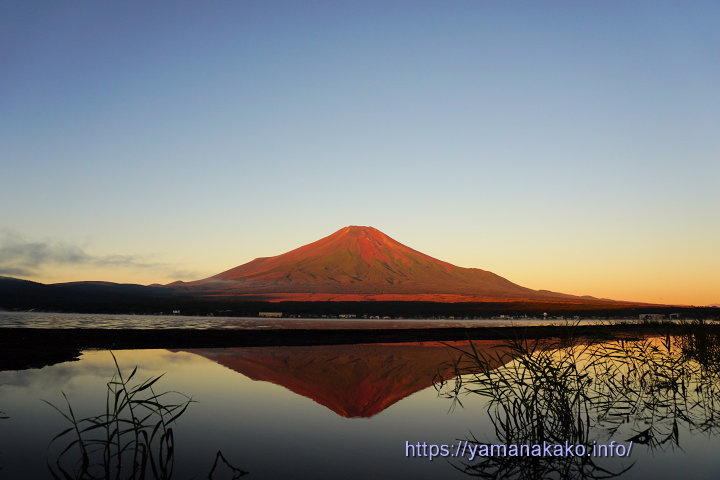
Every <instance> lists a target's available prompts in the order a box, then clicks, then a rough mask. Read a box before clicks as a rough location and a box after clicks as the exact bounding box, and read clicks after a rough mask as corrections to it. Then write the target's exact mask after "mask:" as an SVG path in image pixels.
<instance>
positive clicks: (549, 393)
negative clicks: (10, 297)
mask: <svg viewBox="0 0 720 480" xmlns="http://www.w3.org/2000/svg"><path fill="white" fill-rule="evenodd" d="M692 338H696V337H692ZM698 338H699V337H698ZM703 338H704V337H703ZM705 340H707V338H705ZM683 342H685V343H683ZM569 345H570V346H571V347H572V348H573V349H575V350H572V349H569V348H570V347H569V346H568V343H567V341H566V342H565V344H563V345H560V344H557V343H552V342H550V341H538V342H535V343H533V344H532V345H530V344H527V343H525V344H523V343H518V342H515V343H512V342H498V341H477V342H473V346H474V350H473V348H472V347H471V346H470V345H469V344H468V343H467V342H453V343H451V344H450V345H443V344H441V343H438V342H426V343H412V344H373V345H342V346H340V345H339V346H332V345H330V346H328V345H325V346H318V347H312V346H303V347H249V348H229V349H196V350H192V351H168V350H121V351H115V352H113V353H114V355H115V356H116V358H117V361H118V366H117V367H116V365H115V363H114V360H113V356H112V355H111V353H110V352H109V351H106V350H99V351H84V352H83V353H82V355H81V357H80V360H79V361H76V362H64V363H58V364H56V365H52V366H47V367H44V368H41V369H28V370H20V371H5V372H0V411H2V412H5V415H6V416H7V417H8V418H6V419H0V468H2V470H0V476H2V478H31V479H33V478H37V479H43V478H52V477H51V473H50V468H55V466H56V465H57V464H58V459H59V458H60V456H61V454H62V453H61V452H62V450H63V449H65V447H67V446H70V448H69V449H68V451H67V452H65V453H64V454H62V455H63V457H62V459H61V461H62V463H61V465H63V466H64V467H65V470H66V471H67V472H69V473H70V477H69V478H92V477H89V476H87V475H86V476H83V474H84V473H83V468H82V464H83V462H82V456H83V454H82V452H81V450H80V448H79V446H78V445H77V444H76V445H70V444H71V441H72V438H74V437H73V432H69V433H67V434H66V435H64V436H62V437H61V438H60V439H58V440H55V441H54V442H52V443H51V440H52V439H53V437H55V436H56V435H57V434H59V433H61V432H63V431H64V430H66V429H68V428H69V427H71V425H72V424H71V423H70V422H68V420H66V419H65V418H63V416H62V415H60V414H59V413H58V412H57V411H55V410H54V409H53V408H52V407H51V406H50V405H48V404H46V403H44V402H43V401H42V400H47V401H49V402H51V403H53V404H54V405H56V406H58V407H59V408H61V410H62V409H63V408H65V409H66V408H67V407H66V405H65V403H64V402H65V400H64V399H63V396H62V392H64V393H65V395H66V396H67V398H68V400H69V404H70V405H71V407H72V412H73V415H74V416H75V418H76V419H88V418H92V417H95V418H97V416H98V415H104V412H106V410H107V404H108V397H107V396H106V394H107V392H108V382H109V381H110V380H111V379H113V377H114V376H115V378H116V379H117V375H118V369H119V372H120V374H122V375H124V378H125V379H126V378H127V377H128V376H129V374H130V373H131V372H132V371H133V368H134V367H135V366H136V365H137V366H138V370H137V372H136V373H135V374H134V377H133V379H132V381H131V382H130V383H134V382H135V383H134V384H135V385H136V386H137V385H142V382H143V381H145V380H147V379H154V378H156V377H158V376H160V375H162V374H164V375H163V376H162V377H161V378H159V379H158V380H157V381H156V382H155V383H153V385H152V392H154V393H153V395H158V394H162V393H164V392H176V393H168V396H167V397H162V398H163V399H165V400H166V401H167V404H169V405H175V404H179V403H181V402H182V401H183V399H184V398H191V399H192V402H191V403H189V404H188V405H187V410H186V411H184V413H183V414H182V415H181V416H179V417H178V418H177V419H175V420H173V419H171V418H169V417H166V420H168V423H167V424H164V425H163V426H162V428H164V429H165V430H164V431H167V429H171V430H172V435H171V436H172V445H171V446H172V459H171V465H170V467H171V470H170V471H171V472H172V477H171V478H177V479H185V478H208V474H209V473H210V472H211V471H212V477H211V478H239V476H241V475H242V474H243V472H249V473H248V475H247V476H243V478H267V479H275V478H301V479H302V478H308V479H310V478H338V477H340V476H341V477H343V478H348V479H355V478H357V479H364V478H428V479H430V478H432V479H437V478H467V476H469V475H470V476H479V477H481V478H603V477H608V476H613V475H614V474H617V473H621V472H622V473H621V474H620V475H619V478H674V477H679V476H681V475H683V474H685V473H686V472H687V471H689V470H690V469H692V471H693V478H717V477H718V475H720V459H718V458H717V455H716V454H715V452H717V450H718V447H720V437H719V436H718V433H719V432H720V415H719V414H718V409H720V398H719V396H718V391H720V382H718V381H717V379H718V377H717V375H718V368H716V367H717V358H718V357H717V343H712V341H711V342H710V343H707V342H706V344H703V345H699V343H698V342H695V344H693V345H694V347H693V345H691V347H693V348H689V349H688V348H685V349H684V347H683V345H687V338H682V337H653V338H649V339H630V340H624V341H622V342H619V341H618V342H607V341H605V342H603V343H602V344H597V343H594V344H591V343H590V342H589V341H585V340H577V341H574V342H571V343H570V344H569ZM621 347H622V348H624V349H625V350H619V348H621ZM599 349H605V350H604V351H606V352H611V351H614V352H616V353H620V352H625V355H626V357H627V353H628V352H632V355H634V356H635V357H636V358H634V359H633V361H638V362H642V361H643V358H642V356H643V355H645V359H646V360H648V359H649V361H652V362H655V363H653V364H652V365H653V368H652V369H647V368H645V369H644V370H643V368H641V367H640V364H639V363H636V364H632V362H630V363H628V362H627V361H626V359H622V361H621V360H620V358H619V357H618V359H613V358H612V357H608V356H605V355H604V354H603V357H602V358H603V359H604V361H606V362H607V363H605V364H603V365H600V364H599V362H595V363H593V353H592V352H597V351H600V350H599ZM463 352H465V353H463ZM568 352H572V355H573V356H569V354H568ZM570 360H572V361H570ZM573 365H574V366H573ZM633 365H634V366H633ZM591 366H592V368H591ZM613 366H617V369H613ZM600 367H603V368H605V369H604V370H603V369H601V368H600ZM628 368H630V369H628ZM611 371H612V372H615V373H618V376H617V377H613V378H612V379H610V372H611ZM457 374H460V375H461V376H460V377H456V375H457ZM150 391H151V389H150V388H147V389H146V390H144V391H143V392H140V393H139V394H138V395H142V394H144V393H148V394H149V392H150ZM185 395H186V396H187V397H185ZM137 398H141V397H140V396H139V397H137ZM165 400H163V401H165ZM458 401H459V402H460V403H461V404H459V403H458ZM110 403H112V402H110ZM64 411H66V412H67V410H64ZM153 418H155V417H153ZM153 418H149V419H148V420H147V423H148V425H150V426H152V425H154V424H153V422H155V421H156V420H153ZM171 420H172V421H171ZM151 431H152V429H149V430H148V432H149V433H151ZM93 432H95V433H97V432H96V431H93ZM93 432H89V433H88V435H89V434H90V433H93ZM149 433H148V434H149ZM86 438H89V437H86ZM127 438H129V439H131V440H132V438H134V437H133V436H132V435H130V436H129V437H127ZM156 438H159V436H158V437H156ZM630 439H634V441H635V445H634V447H633V451H632V455H631V457H630V458H622V459H619V458H595V459H593V461H592V462H591V463H588V462H587V461H581V460H578V459H560V460H558V459H538V458H535V459H532V458H505V459H498V458H489V459H488V458H476V459H474V460H473V461H472V462H470V461H468V460H467V459H462V460H461V459H457V458H447V459H444V458H435V459H433V460H432V461H429V459H428V458H427V457H416V458H407V457H406V456H405V453H406V442H411V443H413V444H415V443H417V442H421V443H422V442H427V443H436V444H457V442H458V441H461V440H462V441H464V440H469V441H471V442H476V443H477V444H484V443H498V442H502V443H522V442H539V441H543V440H548V441H551V440H552V441H563V440H569V441H574V442H589V443H591V442H607V441H610V440H615V441H617V442H626V441H628V440H630ZM130 443H133V442H132V441H131V442H130ZM140 443H142V442H140ZM135 445H137V442H135ZM148 445H150V443H148ZM152 445H155V444H152ZM152 445H150V447H149V448H151V449H157V451H155V450H153V452H154V453H155V454H158V455H159V454H162V453H163V452H167V451H168V450H167V446H166V447H157V446H152ZM143 448H144V447H143ZM162 448H165V450H162ZM219 451H221V452H222V460H221V461H220V462H217V463H216V460H217V459H218V452H219ZM164 458H166V459H167V457H164ZM93 461H94V462H96V463H98V464H102V463H103V461H104V460H103V458H102V456H99V457H97V458H95V459H94V460H93ZM226 462H227V463H226ZM131 463H132V462H130V465H129V464H128V463H126V464H124V465H123V469H124V470H123V475H124V476H121V477H120V478H132V476H131V474H132V468H131V467H132V465H131ZM213 466H215V469H214V470H213ZM231 466H232V467H234V468H235V469H236V470H232V468H231ZM55 471H56V472H57V468H55ZM166 471H167V470H166ZM85 473H87V472H85ZM73 475H74V476H73ZM96 475H97V473H96ZM99 475H100V477H97V476H96V477H95V478H103V475H104V474H99ZM153 475H156V476H153ZM136 478H139V477H136ZM146 478H163V477H162V472H161V473H155V474H154V473H153V472H152V471H151V470H150V469H149V467H148V475H147V477H146Z"/></svg>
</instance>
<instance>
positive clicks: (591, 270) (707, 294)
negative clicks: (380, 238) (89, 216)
mask: <svg viewBox="0 0 720 480" xmlns="http://www.w3.org/2000/svg"><path fill="white" fill-rule="evenodd" d="M386 233H387V232H386ZM390 236H391V238H394V239H395V240H397V241H399V242H401V243H403V244H404V245H407V246H409V247H411V248H414V249H416V250H419V251H421V252H423V253H427V254H430V255H431V256H433V257H435V258H438V259H440V260H443V261H449V262H450V263H452V264H455V265H458V266H462V267H466V268H468V267H469V268H481V269H483V270H489V271H491V272H493V273H496V274H497V275H500V276H501V277H504V278H506V279H508V280H510V281H511V282H514V283H516V284H519V285H522V286H524V287H528V288H531V289H535V290H540V289H543V290H551V291H554V292H561V293H567V294H571V295H578V296H582V295H590V296H593V297H597V298H606V299H613V300H619V301H629V302H645V303H657V304H668V305H696V306H704V305H709V304H717V303H720V291H719V290H718V285H720V278H718V273H717V272H718V270H716V268H715V266H714V265H713V264H712V263H711V262H708V263H701V264H699V265H698V262H695V263H694V264H693V263H691V262H689V261H688V260H691V258H688V256H689V255H688V254H687V253H686V254H685V255H683V258H675V259H673V258H671V257H669V256H667V255H666V256H663V255H662V251H661V250H660V249H658V248H656V249H655V250H656V251H655V252H652V249H650V248H648V249H646V251H645V252H644V254H643V255H641V256H640V255H639V256H637V257H633V256H632V253H633V252H632V251H630V252H628V253H626V254H625V256H624V257H623V256H620V255H617V258H615V260H616V261H614V262H611V261H609V260H608V259H607V258H600V257H599V255H596V256H589V257H583V255H582V254H583V253H584V252H583V250H588V248H587V247H585V248H583V249H575V250H574V251H573V250H570V251H567V252H565V254H564V255H563V254H562V253H563V252H559V251H557V250H555V251H550V252H545V255H542V254H541V252H539V251H537V250H539V249H536V251H528V249H527V248H521V247H522V246H521V245H517V247H518V251H520V252H523V255H522V256H520V255H508V254H507V253H505V252H506V251H509V250H511V248H507V249H505V250H497V251H498V253H497V255H494V257H495V258H493V259H492V260H493V261H492V262H488V258H487V257H486V256H485V255H483V256H480V255H479V254H478V252H477V251H472V250H471V251H468V250H467V247H466V250H464V251H463V250H462V249H460V248H457V247H456V246H457V245H459V243H460V240H454V242H453V243H454V244H451V245H445V246H443V245H442V244H440V243H434V242H433V243H432V244H430V243H429V242H426V243H427V245H423V241H422V239H421V240H420V242H419V243H420V245H418V244H414V243H413V242H411V241H407V240H406V239H405V238H403V237H404V235H403V236H400V235H397V236H395V235H390ZM246 240H247V239H246ZM252 240H255V242H260V235H258V236H256V238H254V239H252ZM284 240H285V242H284V243H285V244H286V245H288V246H290V245H291V242H292V241H293V238H291V236H289V235H288V236H286V237H285V238H284ZM403 240H405V241H403ZM296 241H297V240H296ZM300 241H302V240H300ZM468 243H471V242H468ZM248 245H249V246H250V247H254V248H247V250H248V251H251V250H254V251H256V252H258V253H259V254H258V255H256V256H257V257H259V256H274V255H277V254H281V253H284V251H288V250H292V249H294V248H292V247H291V248H287V246H285V247H284V248H285V249H286V250H284V251H280V252H277V251H275V252H272V251H267V250H268V248H267V246H264V247H263V245H258V244H257V243H255V244H252V243H250V242H249V241H248ZM299 246H300V244H297V243H296V244H295V245H294V247H299ZM365 247H367V245H366V246H365ZM510 247H512V245H510ZM279 248H283V247H279ZM366 250H367V248H366ZM429 250H432V251H429ZM442 250H445V251H446V252H450V253H451V254H452V255H447V254H445V255H444V254H443V252H442ZM486 250H489V251H492V250H493V249H492V248H490V249H486ZM260 251H263V252H262V253H260ZM370 253H372V252H370ZM611 253H612V252H611ZM700 253H702V252H700ZM449 257H451V258H449ZM231 258H237V251H235V249H233V251H223V250H220V249H217V250H206V251H204V252H203V258H202V259H200V260H198V261H196V262H192V261H191V260H192V259H191V258H189V257H187V256H185V258H184V263H182V264H181V267H182V269H183V270H191V271H194V272H197V273H195V274H190V275H187V274H186V276H179V275H173V273H172V272H169V271H168V269H167V268H164V267H157V268H133V267H131V266H127V267H120V266H116V267H112V268H109V267H103V268H99V267H92V266H88V265H84V266H79V267H72V268H71V267H69V266H63V265H60V266H56V267H53V268H44V269H42V270H41V271H38V272H37V274H36V275H33V276H27V277H24V278H25V279H27V280H33V281H39V282H41V283H62V282H74V281H110V282H115V283H136V284H143V285H149V284H154V283H160V284H166V283H171V282H173V281H176V280H184V281H190V280H198V279H201V278H207V277H209V276H212V275H215V274H217V273H220V272H222V271H225V270H228V269H230V268H233V267H235V266H237V265H240V264H243V263H246V262H248V261H250V260H252V259H253V258H255V256H253V257H246V258H245V259H242V258H239V259H238V260H236V262H237V263H236V264H235V265H233V264H228V259H231ZM658 258H661V259H663V262H662V263H661V262H660V261H658ZM531 259H532V260H531ZM715 263H717V261H716V262H715ZM580 266H581V267H580ZM336 296H337V295H336Z"/></svg>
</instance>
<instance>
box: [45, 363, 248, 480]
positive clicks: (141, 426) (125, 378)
mask: <svg viewBox="0 0 720 480" xmlns="http://www.w3.org/2000/svg"><path fill="white" fill-rule="evenodd" d="M110 353H111V355H112V358H113V361H114V363H115V373H114V375H113V376H112V378H111V379H110V381H108V382H107V390H106V398H105V411H104V412H103V413H101V414H99V415H95V416H90V417H84V418H78V416H77V415H76V414H75V411H74V410H73V407H72V405H71V403H70V400H69V399H68V397H67V395H66V394H65V393H64V392H62V396H63V399H64V406H63V407H58V406H56V405H55V404H53V403H51V402H48V401H46V400H43V401H44V402H45V403H47V404H48V405H50V406H51V407H52V408H53V409H55V410H56V411H57V412H58V413H59V414H60V415H62V417H63V418H65V420H67V422H68V423H69V424H70V425H69V426H68V428H66V429H64V430H63V431H61V432H60V433H58V434H57V435H55V437H53V439H52V440H51V441H50V445H51V446H53V445H55V444H61V447H60V448H61V450H60V451H59V453H57V455H56V456H55V457H54V462H50V461H48V469H49V470H50V473H51V475H52V477H53V478H54V479H56V480H71V479H72V480H95V479H107V480H110V479H115V480H120V479H132V480H135V479H146V478H151V479H155V480H169V479H171V478H172V477H173V465H174V461H175V455H176V452H175V434H174V429H173V427H174V424H175V422H176V421H177V420H178V419H179V418H180V417H181V416H182V415H183V414H184V413H185V412H186V411H187V409H188V407H189V406H190V404H191V403H193V400H192V398H191V397H190V396H188V395H185V394H183V393H180V392H175V391H165V392H160V393H157V392H156V391H155V387H156V386H157V384H158V382H159V381H160V379H161V378H162V377H163V375H159V376H156V377H153V378H149V379H147V380H144V381H137V380H136V378H135V376H136V373H137V367H135V368H134V369H133V370H132V371H131V372H130V373H129V374H128V375H123V372H122V370H121V369H120V366H119V365H118V362H117V358H116V357H115V355H114V354H113V353H112V352H110ZM219 464H222V465H224V466H225V467H227V468H229V469H230V470H231V472H232V475H233V479H235V478H239V477H240V476H242V475H245V474H246V473H247V472H245V471H243V470H240V469H237V468H235V467H233V466H232V465H230V463H229V462H227V460H225V457H224V456H223V455H222V453H221V452H220V451H218V453H217V455H216V458H215V464H214V465H213V467H212V470H211V472H210V474H209V476H208V478H213V474H214V472H215V469H216V468H217V466H218V465H219Z"/></svg>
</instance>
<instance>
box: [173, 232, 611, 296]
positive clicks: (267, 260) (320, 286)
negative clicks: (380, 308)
mask: <svg viewBox="0 0 720 480" xmlns="http://www.w3.org/2000/svg"><path fill="white" fill-rule="evenodd" d="M166 286H167V287H172V288H176V289H180V290H182V291H187V292H195V293H198V292H200V293H202V294H205V295H211V296H245V295H253V296H257V295H260V296H262V297H264V298H267V299H269V300H271V301H273V300H274V301H282V300H293V301H303V300H313V301H365V300H384V301H440V302H463V301H482V302H488V301H490V302H492V301H522V300H533V301H536V300H544V301H563V302H567V301H570V302H579V303H583V302H587V301H603V302H604V301H609V302H613V301H611V300H600V299H596V298H594V297H589V296H585V297H579V296H574V295H568V294H564V293H558V292H552V291H549V290H532V289H530V288H527V287H523V286H521V285H518V284H516V283H513V282H511V281H509V280H507V279H505V278H503V277H501V276H499V275H497V274H495V273H493V272H490V271H487V270H483V269H480V268H465V267H459V266H456V265H453V264H451V263H449V262H445V261H443V260H439V259H437V258H434V257H431V256H430V255H427V254H424V253H422V252H420V251H418V250H415V249H413V248H411V247H408V246H407V245H404V244H402V243H400V242H398V241H397V240H395V239H393V238H391V237H390V236H388V235H386V234H385V233H383V232H381V231H380V230H378V229H376V228H374V227H368V226H356V225H351V226H347V227H343V228H341V229H339V230H337V231H336V232H334V233H332V234H330V235H328V236H326V237H323V238H321V239H319V240H316V241H314V242H311V243H309V244H307V245H303V246H301V247H298V248H295V249H293V250H290V251H288V252H285V253H283V254H280V255H276V256H271V257H259V258H256V259H254V260H252V261H250V262H247V263H245V264H242V265H239V266H237V267H233V268H230V269H228V270H225V271H223V272H220V273H218V274H216V275H213V276H210V277H207V278H204V279H201V280H196V281H191V282H173V283H170V284H168V285H166ZM620 303H625V302H620Z"/></svg>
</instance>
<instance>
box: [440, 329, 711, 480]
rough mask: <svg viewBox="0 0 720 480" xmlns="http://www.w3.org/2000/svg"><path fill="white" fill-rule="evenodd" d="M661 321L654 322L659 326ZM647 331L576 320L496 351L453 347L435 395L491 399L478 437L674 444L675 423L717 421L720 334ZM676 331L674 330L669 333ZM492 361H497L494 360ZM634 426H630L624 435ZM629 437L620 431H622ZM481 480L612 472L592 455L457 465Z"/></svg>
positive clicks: (690, 425)
mask: <svg viewBox="0 0 720 480" xmlns="http://www.w3.org/2000/svg"><path fill="white" fill-rule="evenodd" d="M665 327H666V326H663V325H659V328H665ZM681 328H682V330H681V331H680V333H678V327H677V325H673V326H671V327H670V328H669V329H668V330H666V332H665V334H663V333H656V335H655V336H654V337H652V338H616V339H614V340H611V341H599V340H592V339H583V338H577V337H575V336H574V335H573V333H572V327H569V328H568V331H567V332H566V333H565V334H562V335H561V336H560V338H559V339H557V340H554V341H549V340H528V339H525V338H515V339H512V340H509V341H507V342H506V343H505V344H504V345H502V346H500V347H499V348H498V349H497V350H496V351H495V352H494V353H493V354H486V353H483V352H481V351H478V350H477V349H475V348H474V347H473V346H472V343H471V344H470V348H466V349H457V348H456V350H457V351H458V353H459V358H458V359H457V360H456V361H455V362H454V368H455V374H456V376H455V378H454V380H452V381H449V382H445V381H438V382H437V384H436V388H437V389H438V392H439V393H440V395H442V396H444V397H447V398H450V399H452V400H453V405H462V398H463V397H464V396H467V395H479V396H482V397H484V398H486V399H487V402H486V405H487V414H488V415H489V418H490V420H491V422H492V424H493V426H494V436H495V439H492V440H493V441H486V440H487V439H479V438H477V437H476V436H475V435H473V434H471V435H470V437H469V438H468V439H467V440H469V441H470V442H473V443H476V444H488V443H500V444H506V445H511V444H542V442H544V441H547V442H548V443H563V444H564V443H565V442H566V441H568V442H570V443H574V444H584V445H586V446H587V447H588V448H591V444H592V443H593V442H595V441H598V442H600V441H603V440H607V439H615V440H618V441H622V440H627V441H629V440H633V441H634V442H635V443H640V444H644V445H646V446H647V447H648V448H660V449H661V448H666V447H667V446H669V445H674V446H679V445H680V437H679V431H680V429H681V428H686V429H689V430H691V431H693V430H695V431H700V432H703V433H706V434H718V433H719V432H718V430H719V429H720V368H719V365H720V362H719V361H718V360H720V341H719V340H718V337H717V334H716V333H713V332H716V330H710V329H708V328H707V327H706V325H704V324H701V323H697V324H695V323H693V324H689V323H688V324H687V325H682V326H681ZM670 332H672V333H673V334H671V333H670ZM497 365H502V366H501V367H499V368H495V366H497ZM628 432H630V433H628ZM618 435H625V438H618ZM455 466H456V468H459V469H461V470H463V471H464V472H465V473H467V474H469V475H473V476H478V477H481V478H508V477H509V478H528V479H529V478H609V477H612V476H617V475H620V474H622V473H624V472H625V471H627V470H628V469H629V468H631V467H632V464H630V465H629V466H620V467H618V468H617V469H616V470H615V471H610V470H609V469H607V468H605V467H603V466H600V465H598V464H597V463H596V462H595V461H594V459H593V458H590V457H575V458H557V457H555V458H543V457H539V458H538V457H512V458H503V457H488V458H482V459H480V460H479V461H477V462H474V463H469V462H468V463H463V464H460V465H455Z"/></svg>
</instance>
